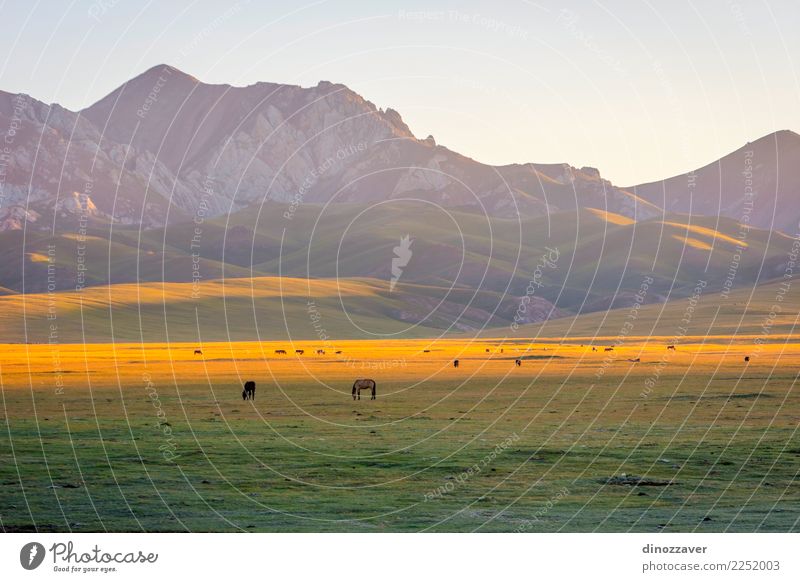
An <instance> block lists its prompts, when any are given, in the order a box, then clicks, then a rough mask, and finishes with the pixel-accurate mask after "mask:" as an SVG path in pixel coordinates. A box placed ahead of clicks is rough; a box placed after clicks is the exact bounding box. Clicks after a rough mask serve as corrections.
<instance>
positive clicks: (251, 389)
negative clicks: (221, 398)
mask: <svg viewBox="0 0 800 582" xmlns="http://www.w3.org/2000/svg"><path fill="white" fill-rule="evenodd" d="M255 399H256V383H255V382H253V381H252V380H248V381H247V382H245V383H244V390H242V400H255Z"/></svg>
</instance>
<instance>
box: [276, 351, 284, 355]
mask: <svg viewBox="0 0 800 582" xmlns="http://www.w3.org/2000/svg"><path fill="white" fill-rule="evenodd" d="M275 353H276V354H283V355H286V350H275Z"/></svg>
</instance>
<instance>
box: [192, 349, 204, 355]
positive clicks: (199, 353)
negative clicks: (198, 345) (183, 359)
mask: <svg viewBox="0 0 800 582" xmlns="http://www.w3.org/2000/svg"><path fill="white" fill-rule="evenodd" d="M194 355H195V356H202V355H203V352H202V351H201V350H195V351H194Z"/></svg>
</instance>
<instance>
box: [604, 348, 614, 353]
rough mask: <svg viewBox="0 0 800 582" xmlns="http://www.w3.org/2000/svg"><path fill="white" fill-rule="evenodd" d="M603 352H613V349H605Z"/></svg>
mask: <svg viewBox="0 0 800 582" xmlns="http://www.w3.org/2000/svg"><path fill="white" fill-rule="evenodd" d="M603 351H604V352H613V351H614V348H606V349H604V350H603Z"/></svg>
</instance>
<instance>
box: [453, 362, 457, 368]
mask: <svg viewBox="0 0 800 582" xmlns="http://www.w3.org/2000/svg"><path fill="white" fill-rule="evenodd" d="M453 367H454V368H458V360H453Z"/></svg>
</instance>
